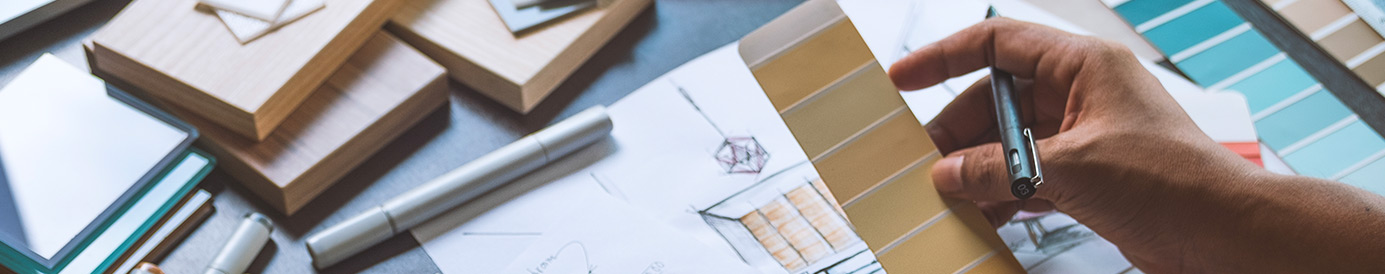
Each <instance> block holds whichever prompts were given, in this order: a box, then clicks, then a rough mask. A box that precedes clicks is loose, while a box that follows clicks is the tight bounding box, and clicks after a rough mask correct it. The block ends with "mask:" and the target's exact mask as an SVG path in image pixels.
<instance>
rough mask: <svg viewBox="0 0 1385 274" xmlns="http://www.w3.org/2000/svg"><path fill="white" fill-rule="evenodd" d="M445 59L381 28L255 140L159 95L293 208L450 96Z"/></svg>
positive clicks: (259, 186) (276, 202) (288, 210)
mask: <svg viewBox="0 0 1385 274" xmlns="http://www.w3.org/2000/svg"><path fill="white" fill-rule="evenodd" d="M444 75H445V72H444V70H443V68H442V66H440V65H438V64H437V63H434V62H433V61H432V60H429V59H428V57H426V56H423V54H422V53H419V52H418V51H417V50H414V49H413V48H411V47H409V45H407V44H404V43H403V42H401V41H399V40H398V39H396V38H394V37H393V36H391V35H389V34H388V33H385V32H383V31H377V32H376V34H375V35H374V36H373V37H371V39H370V40H369V41H367V42H366V44H365V45H363V46H361V49H360V51H358V52H356V53H355V54H354V55H352V56H351V58H350V59H348V60H347V62H346V64H344V65H342V67H341V68H340V69H339V70H337V71H336V73H334V74H332V77H331V78H329V79H328V80H327V82H326V83H325V84H323V85H322V87H320V88H318V89H317V91H314V92H313V93H312V96H309V97H308V98H307V100H305V101H304V102H303V106H301V107H299V108H298V110H297V111H295V112H294V113H293V114H292V115H289V117H288V119H286V120H285V121H284V124H283V125H282V126H280V128H279V130H276V131H274V133H273V134H271V135H269V137H268V138H266V139H265V140H264V141H260V142H256V141H253V140H250V139H246V138H243V137H241V136H238V135H236V134H235V133H233V132H231V131H230V130H228V129H226V128H222V127H218V126H216V125H215V124H214V123H212V122H211V121H208V120H206V119H202V118H199V117H196V116H195V115H192V113H191V112H190V111H187V110H186V109H182V108H178V107H173V106H170V105H169V104H167V103H165V102H156V103H158V104H160V105H161V106H162V107H163V108H164V109H165V110H168V111H169V112H171V113H173V114H174V115H177V116H179V117H183V118H184V119H185V120H186V121H187V122H188V123H190V124H192V125H193V126H196V127H197V129H198V130H199V131H201V133H202V138H201V139H200V140H198V142H199V143H198V145H199V147H202V148H205V149H206V150H207V151H208V152H211V153H212V154H213V155H215V156H216V157H217V158H218V159H220V163H219V167H220V168H223V169H225V170H226V171H227V173H229V174H231V176H233V177H235V178H236V179H237V180H238V181H240V182H241V183H243V184H245V186H246V188H249V189H250V190H251V191H253V192H255V194H256V195H259V196H260V198H262V199H263V200H264V201H265V202H266V203H268V204H269V205H271V206H273V207H274V208H275V209H277V210H279V211H280V212H283V213H284V214H288V215H292V214H293V213H294V212H297V211H298V210H299V209H301V208H302V207H303V205H305V204H307V203H308V201H311V200H312V199H313V197H316V196H317V195H318V194H319V193H321V192H322V191H324V190H326V189H327V188H328V187H330V186H331V185H332V184H334V183H336V182H337V180H339V179H341V178H342V176H344V175H346V173H348V172H350V171H351V170H352V169H353V168H355V167H356V166H357V165H359V164H360V163H361V162H364V161H365V160H366V159H367V158H369V157H370V156H371V155H373V154H374V153H375V152H376V151H378V150H379V149H380V148H382V147H384V146H385V145H386V144H388V143H389V142H390V141H391V140H393V139H394V138H395V137H397V136H399V135H400V134H402V133H404V131H405V130H407V129H408V128H410V127H412V126H413V125H414V124H416V123H417V122H418V121H419V120H422V119H423V117H424V116H427V115H428V114H429V113H431V112H432V111H433V110H435V109H437V108H438V107H440V106H442V105H445V104H446V102H447V78H446V77H445V76H444Z"/></svg>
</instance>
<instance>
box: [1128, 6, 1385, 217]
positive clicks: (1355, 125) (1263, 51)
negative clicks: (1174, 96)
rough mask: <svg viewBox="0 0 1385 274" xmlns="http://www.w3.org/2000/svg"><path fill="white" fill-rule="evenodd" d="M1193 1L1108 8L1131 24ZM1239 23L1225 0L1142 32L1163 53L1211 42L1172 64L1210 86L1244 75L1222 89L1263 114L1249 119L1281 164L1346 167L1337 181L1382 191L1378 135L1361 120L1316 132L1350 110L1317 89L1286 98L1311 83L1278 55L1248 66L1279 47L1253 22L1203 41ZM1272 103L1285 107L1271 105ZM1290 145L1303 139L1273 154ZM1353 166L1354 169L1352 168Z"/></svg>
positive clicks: (1318, 169) (1383, 149)
mask: <svg viewBox="0 0 1385 274" xmlns="http://www.w3.org/2000/svg"><path fill="white" fill-rule="evenodd" d="M1192 2H1193V0H1130V1H1128V2H1125V3H1122V4H1120V5H1117V6H1115V7H1112V9H1114V10H1115V11H1116V13H1117V14H1120V15H1121V16H1122V17H1125V20H1126V21H1127V22H1130V24H1131V25H1132V26H1139V25H1140V24H1145V23H1147V22H1150V20H1152V19H1154V18H1157V17H1160V16H1165V15H1166V14H1170V13H1169V12H1170V11H1173V10H1175V9H1178V8H1179V7H1183V6H1187V5H1189V3H1192ZM1185 10H1187V9H1185ZM1169 16H1172V15H1169ZM1245 23H1246V22H1245V20H1243V19H1241V17H1240V16H1239V15H1237V14H1236V13H1235V12H1234V11H1232V10H1231V9H1229V8H1228V7H1227V6H1226V4H1225V3H1223V2H1222V1H1221V0H1215V1H1213V2H1211V3H1207V4H1206V5H1204V6H1201V7H1198V8H1196V9H1192V10H1190V11H1188V12H1187V13H1185V14H1180V15H1177V17H1175V18H1173V19H1172V20H1169V21H1166V22H1164V23H1162V24H1160V25H1158V26H1154V27H1153V28H1151V29H1149V30H1146V31H1144V32H1143V33H1141V34H1143V35H1144V36H1145V38H1146V39H1148V40H1149V41H1150V43H1151V44H1154V46H1155V47H1157V48H1159V49H1160V50H1161V51H1163V52H1164V53H1165V54H1168V55H1173V54H1178V53H1180V52H1184V51H1187V50H1188V49H1189V48H1191V47H1193V46H1195V45H1198V44H1202V43H1209V44H1211V43H1215V44H1213V45H1212V46H1211V47H1208V48H1206V49H1205V50H1202V51H1200V52H1196V53H1192V52H1189V53H1187V54H1192V55H1191V56H1188V57H1187V58H1186V59H1183V60H1180V61H1178V62H1177V63H1175V64H1174V66H1176V67H1178V69H1179V70H1181V71H1183V72H1184V74H1185V75H1187V76H1188V78H1190V79H1192V80H1193V82H1195V83H1197V84H1199V85H1202V86H1203V87H1209V86H1213V85H1217V84H1218V83H1221V82H1223V81H1226V79H1227V78H1230V77H1231V76H1233V75H1237V74H1242V73H1245V74H1249V75H1250V76H1249V77H1246V78H1244V79H1241V80H1237V81H1236V82H1234V83H1231V82H1228V83H1226V84H1229V85H1226V86H1225V87H1224V89H1226V90H1231V91H1236V92H1240V93H1242V94H1244V95H1245V96H1246V100H1247V104H1248V105H1249V107H1250V110H1251V112H1252V113H1262V112H1263V113H1267V114H1264V116H1263V117H1262V118H1260V119H1258V120H1257V121H1255V127H1256V130H1257V131H1258V133H1259V135H1260V141H1261V143H1263V144H1264V145H1265V146H1268V147H1269V148H1270V149H1272V150H1274V151H1275V152H1276V153H1279V154H1280V156H1283V159H1284V161H1285V163H1286V164H1288V165H1289V166H1290V167H1291V168H1293V169H1294V170H1295V171H1297V172H1299V173H1300V174H1303V175H1308V176H1314V177H1320V178H1333V177H1334V176H1337V175H1340V174H1344V173H1346V174H1347V175H1345V176H1344V177H1342V178H1340V179H1341V180H1342V181H1344V182H1347V183H1350V184H1354V185H1357V186H1361V187H1363V188H1366V189H1368V190H1371V191H1373V192H1376V193H1381V194H1385V181H1381V180H1380V178H1385V159H1376V158H1372V157H1377V155H1381V153H1385V139H1382V138H1381V136H1380V135H1378V134H1377V133H1376V132H1375V131H1374V130H1372V129H1371V128H1370V127H1369V126H1367V125H1366V124H1365V123H1363V122H1361V121H1354V122H1352V123H1351V124H1348V125H1346V126H1345V127H1342V128H1340V129H1337V130H1335V131H1331V132H1330V133H1327V134H1325V135H1318V136H1315V135H1314V134H1315V133H1318V132H1323V130H1324V129H1326V128H1328V127H1329V126H1331V125H1333V124H1336V123H1339V122H1341V121H1343V119H1346V118H1347V117H1350V116H1351V115H1352V113H1351V110H1350V109H1348V108H1347V107H1346V106H1345V105H1343V104H1342V102H1341V101H1339V100H1337V98H1336V97H1335V96H1333V95H1332V93H1331V92H1330V91H1328V90H1324V89H1318V90H1317V91H1315V92H1313V93H1312V94H1309V95H1308V96H1307V97H1302V98H1301V99H1292V98H1295V97H1294V95H1295V94H1298V93H1300V92H1303V91H1305V90H1308V89H1309V88H1310V87H1312V86H1313V85H1315V84H1317V81H1316V80H1315V79H1313V78H1312V77H1311V76H1310V75H1308V73H1307V72H1305V71H1304V70H1303V68H1302V67H1300V66H1299V65H1298V63H1296V62H1294V61H1293V60H1290V59H1288V58H1285V59H1284V60H1282V61H1278V62H1277V63H1274V64H1270V65H1269V66H1268V67H1265V68H1264V69H1263V70H1260V71H1255V72H1253V73H1251V72H1252V71H1248V69H1250V68H1251V67H1253V66H1255V65H1256V64H1260V63H1263V62H1266V61H1267V60H1270V58H1272V57H1274V56H1275V55H1277V54H1280V53H1281V51H1280V50H1279V49H1278V48H1277V47H1275V46H1274V44H1272V43H1270V42H1269V41H1268V40H1266V39H1265V37H1264V36H1262V35H1261V34H1260V32H1259V31H1258V30H1255V29H1254V28H1252V29H1251V30H1249V31H1246V32H1243V33H1240V34H1237V35H1235V36H1233V37H1231V38H1229V39H1226V40H1224V41H1216V42H1208V41H1209V40H1210V39H1212V38H1213V37H1217V36H1218V35H1220V34H1223V33H1227V31H1229V30H1231V29H1233V28H1235V27H1236V26H1239V25H1242V24H1245ZM1291 100H1297V101H1291ZM1275 105H1287V107H1284V108H1282V109H1273V110H1271V109H1270V107H1271V106H1275ZM1257 117H1259V116H1257ZM1317 137H1321V138H1317ZM1307 138H1317V139H1307ZM1305 140H1307V141H1305ZM1297 143H1303V144H1304V145H1301V146H1300V147H1298V148H1297V149H1295V150H1293V151H1288V152H1289V153H1287V154H1285V153H1280V152H1281V151H1282V150H1284V149H1285V148H1287V147H1290V146H1293V145H1294V144H1297ZM1367 162H1369V164H1366V163H1367ZM1356 167H1360V169H1357V170H1351V168H1356Z"/></svg>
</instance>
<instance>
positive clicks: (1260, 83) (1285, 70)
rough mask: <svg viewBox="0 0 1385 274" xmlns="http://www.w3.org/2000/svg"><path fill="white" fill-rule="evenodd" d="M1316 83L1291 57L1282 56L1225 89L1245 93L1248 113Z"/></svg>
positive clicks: (1275, 102)
mask: <svg viewBox="0 0 1385 274" xmlns="http://www.w3.org/2000/svg"><path fill="white" fill-rule="evenodd" d="M1317 83H1318V81H1317V80H1314V79H1313V77H1312V76H1309V75H1308V72H1306V71H1303V68H1301V67H1299V66H1298V63H1295V62H1294V60H1293V59H1288V58H1284V61H1279V63H1276V64H1274V65H1273V66H1270V67H1269V68H1266V69H1265V70H1263V71H1260V72H1259V73H1256V74H1255V75H1252V76H1250V77H1248V78H1246V79H1244V80H1241V81H1240V82H1236V83H1235V84H1232V85H1231V86H1230V87H1227V89H1229V90H1234V91H1239V92H1241V93H1243V94H1245V95H1246V103H1247V104H1249V105H1250V113H1257V112H1260V111H1263V110H1265V109H1266V108H1269V107H1270V106H1272V105H1274V104H1277V103H1279V102H1280V101H1283V100H1284V99H1288V98H1289V96H1293V95H1294V94H1296V93H1299V92H1302V91H1303V90H1305V89H1308V87H1310V86H1313V84H1317Z"/></svg>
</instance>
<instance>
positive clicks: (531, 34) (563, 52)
mask: <svg viewBox="0 0 1385 274" xmlns="http://www.w3.org/2000/svg"><path fill="white" fill-rule="evenodd" d="M649 3H650V0H617V1H615V2H614V3H612V4H610V5H607V6H604V7H599V8H591V9H587V10H585V11H581V12H577V13H576V14H572V15H570V16H568V17H565V18H561V19H558V20H557V21H555V22H550V23H549V24H546V25H543V26H537V27H534V28H533V29H530V30H526V31H524V32H521V33H519V34H514V33H511V32H510V30H509V29H508V28H507V27H506V26H505V22H504V21H501V19H500V16H499V15H498V14H497V13H496V12H495V10H494V9H493V8H492V7H491V5H490V3H489V2H488V1H486V0H408V1H407V3H406V4H405V5H404V7H403V8H402V9H400V12H399V13H396V14H395V15H394V17H393V18H392V20H391V21H390V23H389V24H388V25H387V26H386V29H388V30H389V31H390V32H393V33H394V34H395V35H398V36H399V38H400V39H403V40H404V41H405V42H408V43H409V44H410V45H413V46H414V47H417V48H418V49H419V50H421V51H423V53H424V54H427V55H428V56H429V57H432V58H433V60H437V61H438V62H439V63H441V64H442V65H443V66H444V67H447V70H448V73H449V75H451V76H452V78H453V79H456V80H457V81H458V82H461V83H463V84H466V85H468V86H471V87H472V88H474V89H476V90H477V91H478V92H480V93H482V94H485V95H486V96H489V97H490V98H492V99H495V100H496V101H497V102H500V103H501V104H503V105H505V106H507V107H509V108H511V109H514V110H515V111H518V112H520V113H528V112H529V111H530V110H532V109H533V108H534V106H536V105H538V103H539V102H540V101H541V100H543V99H544V98H545V97H547V96H548V94H549V93H551V92H552V91H553V89H554V88H557V87H558V84H560V83H562V82H563V80H565V79H567V77H568V76H569V75H571V74H572V72H574V71H576V70H577V67H578V66H580V65H581V64H582V63H583V62H586V60H587V58H590V57H591V56H592V54H595V53H596V50H597V49H599V48H600V47H601V46H602V45H605V44H606V42H607V41H609V40H610V39H611V37H613V36H615V34H616V32H618V31H619V30H620V29H622V28H623V27H624V26H625V25H626V24H627V23H629V22H630V20H631V19H634V17H635V15H637V14H638V13H639V11H641V10H643V9H644V8H645V7H647V6H649Z"/></svg>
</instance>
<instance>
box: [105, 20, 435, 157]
mask: <svg viewBox="0 0 1385 274" xmlns="http://www.w3.org/2000/svg"><path fill="white" fill-rule="evenodd" d="M404 1H407V0H331V1H327V3H326V7H325V8H323V9H322V10H319V11H317V12H315V13H313V14H309V15H308V16H306V17H304V18H302V19H299V20H298V21H296V22H294V23H291V24H288V25H286V26H284V27H282V28H280V29H278V30H277V31H274V32H273V33H269V34H266V35H265V36H263V37H260V38H259V39H257V40H255V41H252V42H250V43H247V44H243V45H242V44H241V43H240V42H239V41H237V40H236V38H235V36H234V35H232V33H231V32H230V31H228V30H227V29H226V26H225V25H223V24H222V22H221V21H220V20H219V19H217V17H216V15H215V14H213V13H209V12H205V11H198V10H194V6H195V5H196V4H197V1H189V0H136V1H134V2H131V3H130V4H129V6H127V7H126V8H125V9H124V10H122V11H121V12H120V14H118V15H116V17H115V18H114V19H112V20H111V21H110V22H109V23H107V24H106V26H105V27H102V28H101V30H99V31H97V32H96V33H95V34H93V35H92V38H91V39H92V40H93V43H94V47H95V48H93V53H94V54H93V57H94V58H95V63H96V64H98V66H96V67H94V68H93V70H96V71H102V72H104V73H106V74H108V75H111V76H113V77H116V78H120V79H121V80H123V81H124V82H127V83H129V84H130V85H133V86H134V87H136V88H139V89H141V90H144V91H146V92H148V93H149V94H150V95H152V96H153V97H156V98H158V99H160V100H165V101H168V102H170V103H172V104H176V105H177V106H179V107H182V108H185V109H188V110H189V111H191V112H193V113H195V114H197V115H199V116H201V117H203V118H206V119H207V120H209V121H212V122H215V123H216V124H218V125H220V126H222V127H225V128H226V129H227V130H229V131H230V132H234V133H236V134H238V135H240V136H243V137H245V138H249V139H254V140H262V139H264V138H265V137H267V136H269V134H270V132H271V131H273V130H274V129H275V128H276V127H278V126H279V124H280V123H282V122H283V121H284V119H285V118H287V117H288V115H289V114H290V113H292V112H293V110H294V109H295V108H297V107H298V106H299V104H301V103H302V102H303V100H305V99H306V98H307V97H308V95H309V94H310V93H312V91H314V90H316V89H317V88H318V87H319V86H321V85H322V83H323V82H324V81H326V80H327V78H328V77H329V76H331V73H332V72H333V71H335V70H336V68H337V67H340V66H341V65H342V64H343V63H344V62H346V59H347V57H350V56H351V53H352V52H355V51H356V49H358V48H360V46H361V44H362V43H364V42H365V41H366V39H367V38H370V36H371V35H372V34H374V33H375V32H376V31H377V30H378V29H379V27H380V26H381V25H382V24H383V23H384V21H385V20H386V19H387V18H388V16H389V15H390V14H393V13H394V11H395V10H396V8H397V7H398V6H399V5H400V4H401V3H402V2H404Z"/></svg>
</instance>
